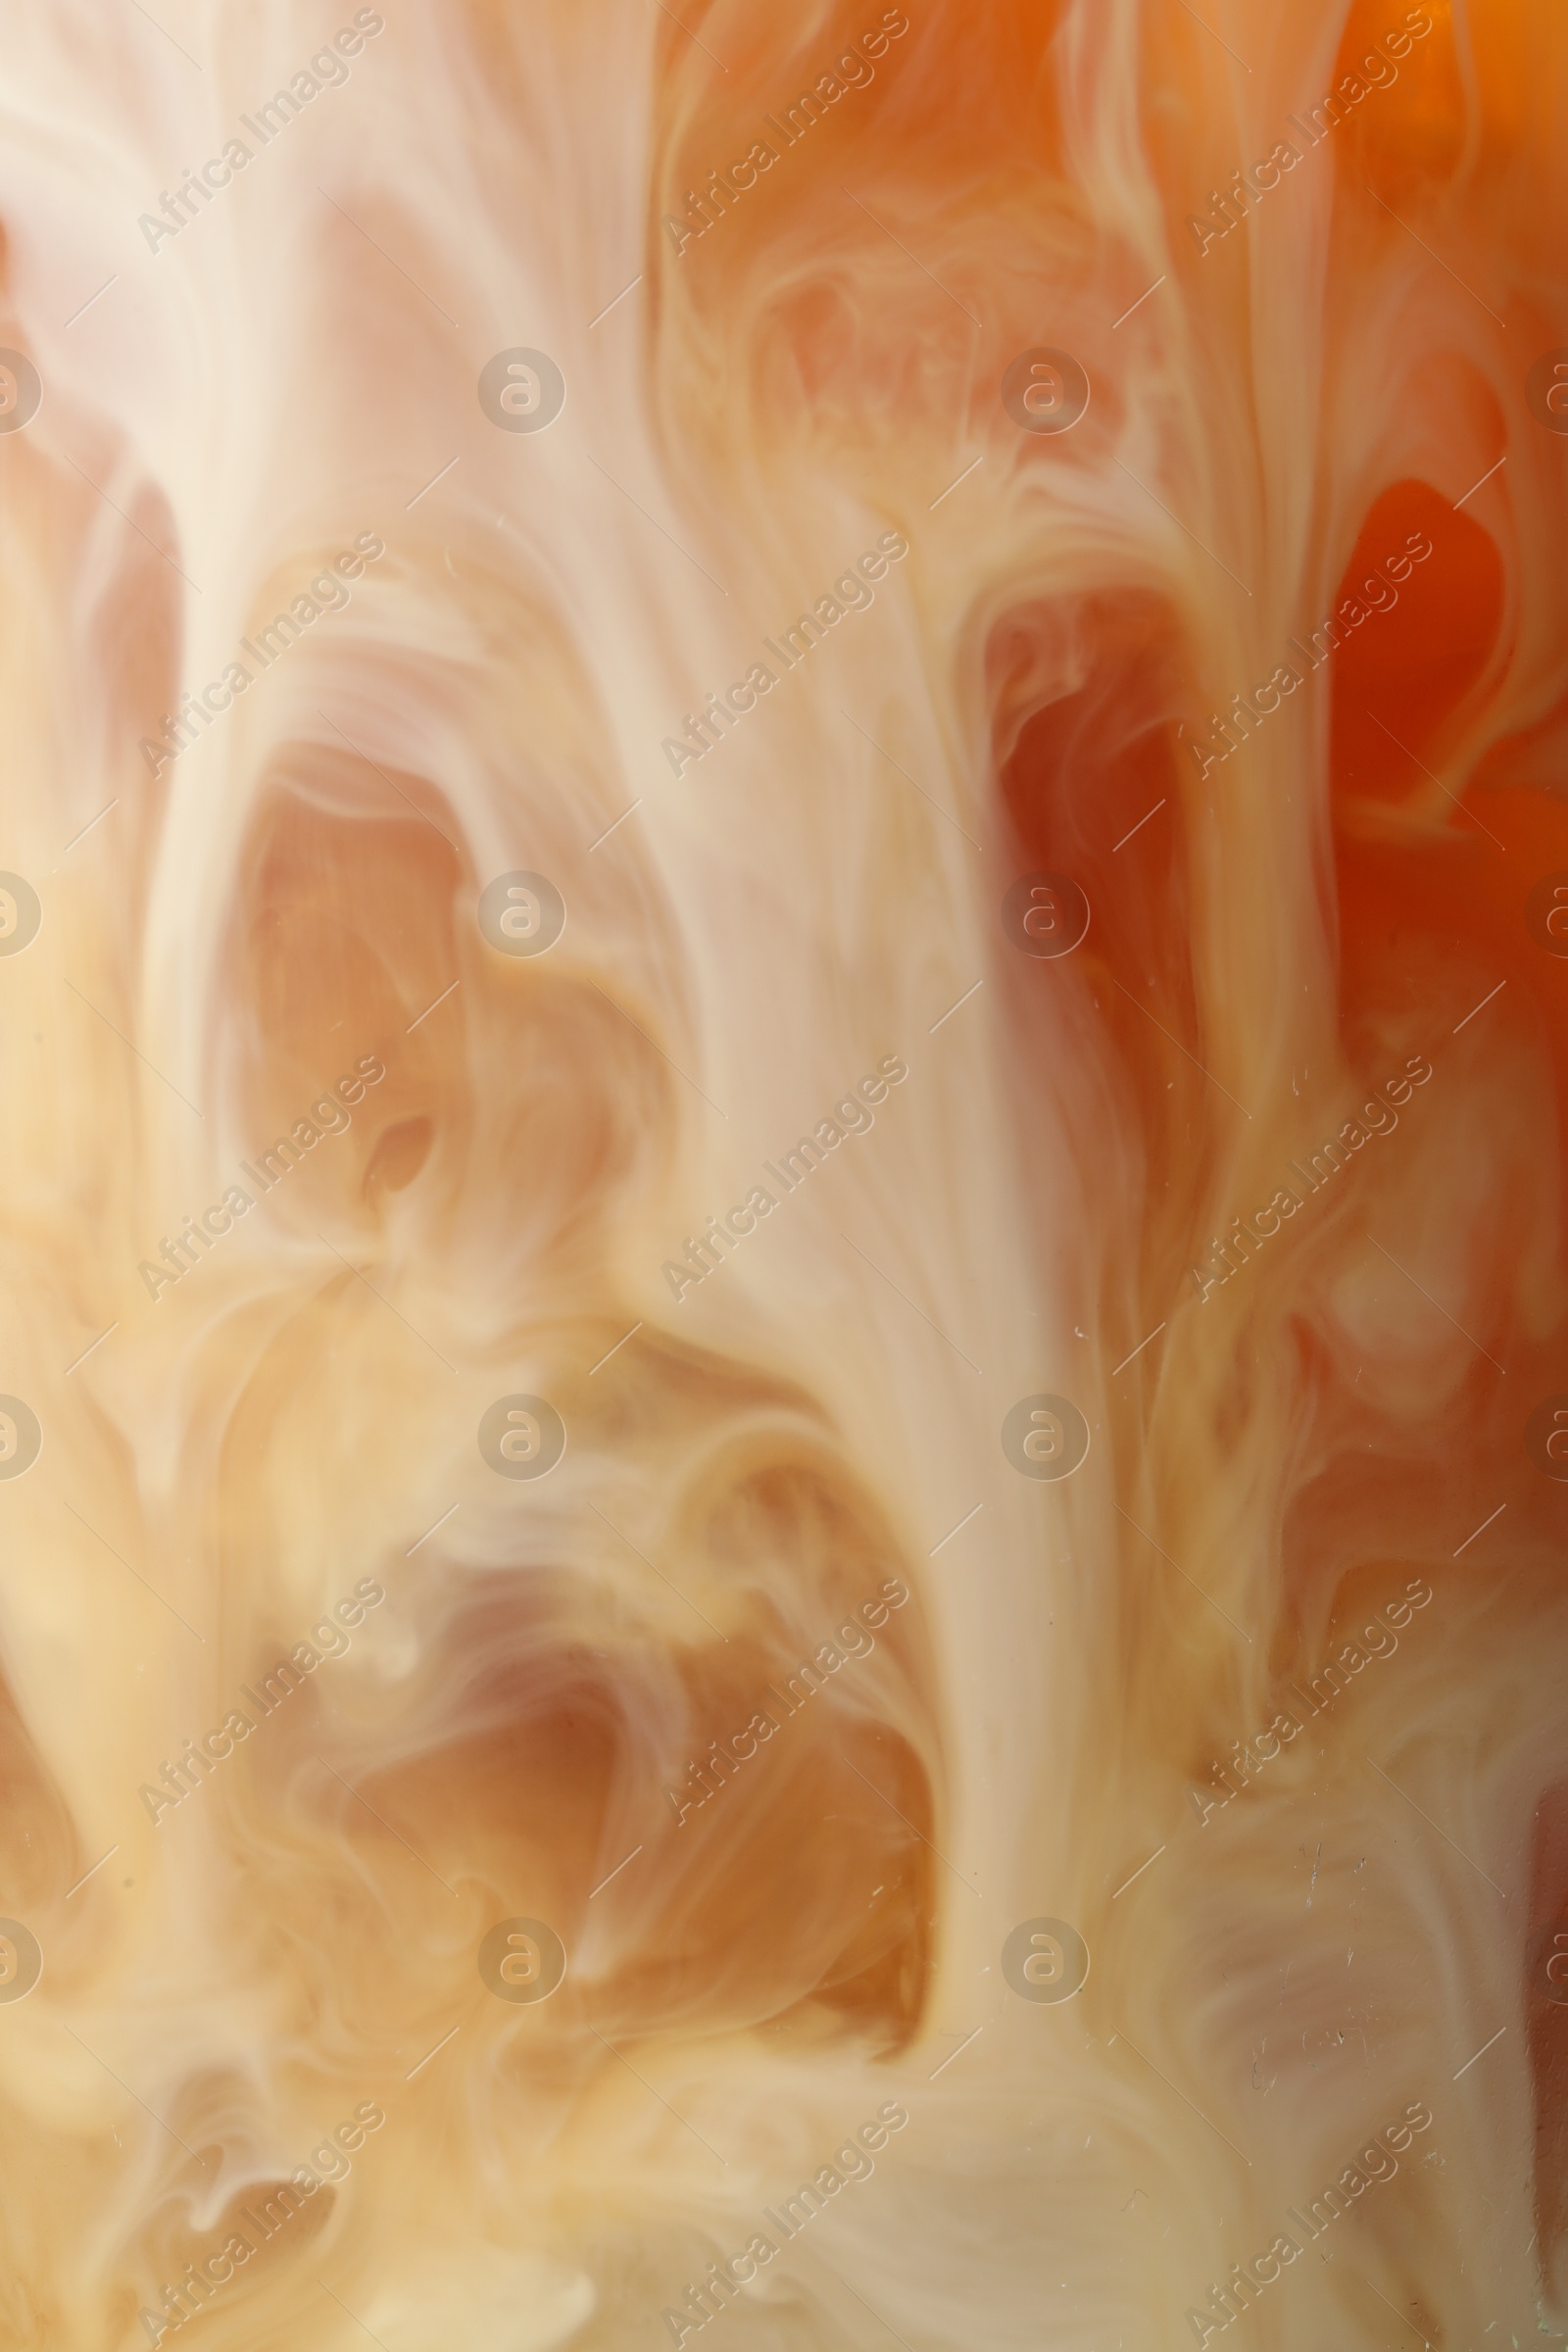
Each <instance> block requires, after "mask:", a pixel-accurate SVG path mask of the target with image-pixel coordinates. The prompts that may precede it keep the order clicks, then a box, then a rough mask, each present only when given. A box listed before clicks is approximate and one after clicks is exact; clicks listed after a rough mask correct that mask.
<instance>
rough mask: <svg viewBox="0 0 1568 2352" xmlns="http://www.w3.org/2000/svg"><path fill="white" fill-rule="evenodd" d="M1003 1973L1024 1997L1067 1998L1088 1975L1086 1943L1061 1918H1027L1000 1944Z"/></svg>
mask: <svg viewBox="0 0 1568 2352" xmlns="http://www.w3.org/2000/svg"><path fill="white" fill-rule="evenodd" d="M1002 1973H1003V1975H1004V1976H1005V1978H1006V1980H1007V1983H1008V1984H1009V1985H1011V1986H1012V1989H1013V1991H1014V1992H1015V1993H1017V1995H1018V1997H1019V1999H1020V2000H1025V2001H1070V2000H1071V1999H1072V1996H1073V1994H1074V1993H1075V1992H1081V1991H1082V1990H1083V1988H1084V1985H1085V1983H1086V1981H1087V1979H1088V1976H1089V1946H1088V1944H1087V1943H1085V1941H1084V1939H1083V1937H1082V1936H1080V1935H1079V1933H1078V1931H1077V1929H1076V1928H1075V1927H1071V1926H1069V1924H1068V1922H1067V1921H1066V1920H1064V1919H1026V1920H1024V1921H1022V1922H1021V1923H1020V1924H1019V1926H1017V1927H1016V1928H1014V1929H1013V1931H1012V1934H1011V1935H1010V1936H1008V1937H1007V1940H1006V1942H1005V1944H1004V1945H1003V1947H1002Z"/></svg>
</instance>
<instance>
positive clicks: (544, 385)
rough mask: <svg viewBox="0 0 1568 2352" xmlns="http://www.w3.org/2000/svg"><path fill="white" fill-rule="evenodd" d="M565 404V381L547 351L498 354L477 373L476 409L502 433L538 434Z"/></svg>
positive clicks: (554, 419) (552, 420)
mask: <svg viewBox="0 0 1568 2352" xmlns="http://www.w3.org/2000/svg"><path fill="white" fill-rule="evenodd" d="M565 405H566V379H565V377H564V375H563V374H562V372H561V369H560V368H558V367H557V366H556V363H555V361H554V360H553V359H552V358H551V357H550V354H549V353H548V352H547V351H528V350H525V349H524V348H523V347H522V346H520V345H519V346H518V347H517V349H515V351H498V352H497V353H496V356H495V358H494V359H493V360H489V361H487V362H486V363H485V366H484V367H483V368H481V369H480V370H479V406H480V408H481V409H483V411H484V413H485V415H486V416H487V417H489V419H490V421H491V423H492V424H499V425H500V427H501V430H502V431H503V432H504V433H542V432H543V431H544V429H545V426H546V425H547V424H554V423H555V421H556V418H557V417H559V416H560V415H561V412H562V410H563V409H564V407H565Z"/></svg>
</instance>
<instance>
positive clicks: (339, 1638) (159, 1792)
mask: <svg viewBox="0 0 1568 2352" xmlns="http://www.w3.org/2000/svg"><path fill="white" fill-rule="evenodd" d="M385 1598H386V1591H385V1588H384V1587H383V1586H381V1585H378V1584H377V1583H376V1581H375V1579H374V1577H373V1576H362V1577H361V1578H360V1581H359V1583H358V1584H357V1585H356V1586H355V1588H354V1590H353V1592H352V1593H345V1595H344V1597H343V1598H342V1599H341V1600H340V1601H338V1602H337V1603H336V1604H335V1605H334V1607H333V1609H332V1611H331V1613H330V1615H328V1616H326V1617H323V1618H322V1619H321V1621H320V1623H319V1625H313V1626H312V1628H311V1632H310V1638H309V1639H308V1640H304V1641H299V1642H295V1644H294V1646H293V1648H292V1649H291V1650H289V1651H288V1652H287V1654H286V1655H285V1656H283V1657H281V1658H279V1659H277V1661H276V1662H275V1664H274V1665H272V1666H271V1667H270V1668H269V1670H268V1672H267V1673H266V1674H259V1675H258V1676H257V1678H256V1681H257V1682H258V1683H260V1685H261V1689H260V1690H259V1691H258V1690H257V1689H256V1688H255V1685H254V1684H251V1683H241V1685H240V1687H239V1690H240V1696H241V1698H242V1699H243V1700H244V1701H245V1706H233V1707H230V1708H229V1710H228V1713H227V1714H226V1715H225V1716H224V1717H223V1720H222V1722H221V1724H217V1725H215V1726H214V1728H213V1729H212V1731H210V1732H204V1733H203V1734H202V1737H201V1740H200V1741H199V1742H198V1741H197V1740H186V1741H185V1743H184V1746H183V1748H182V1749H181V1751H180V1754H179V1755H178V1757H176V1758H175V1760H174V1761H173V1762H172V1763H165V1764H164V1765H163V1767H162V1770H161V1776H160V1781H161V1785H155V1784H153V1783H152V1782H150V1781H143V1783H142V1785H141V1787H140V1788H139V1789H137V1791H136V1793H137V1795H138V1796H139V1797H140V1798H141V1801H142V1803H143V1805H144V1806H145V1808H146V1810H147V1813H148V1815H149V1816H150V1818H151V1819H152V1820H154V1821H161V1820H162V1819H163V1817H164V1815H165V1814H166V1813H168V1812H172V1810H173V1808H174V1806H176V1805H182V1804H183V1803H184V1802H185V1799H186V1798H187V1797H188V1796H194V1795H195V1793H196V1791H197V1789H200V1788H201V1787H202V1786H203V1784H204V1782H205V1781H207V1780H210V1779H211V1777H212V1775H213V1774H214V1773H215V1772H216V1771H217V1770H218V1767H219V1765H220V1764H221V1763H223V1762H224V1761H225V1760H226V1759H227V1758H228V1757H229V1756H231V1755H232V1754H233V1753H234V1750H235V1748H236V1747H237V1746H238V1745H239V1743H240V1742H241V1741H242V1740H248V1739H249V1738H250V1736H251V1734H252V1732H254V1731H255V1730H256V1729H257V1728H258V1727H259V1726H260V1725H261V1724H263V1723H265V1722H266V1720H267V1718H268V1717H269V1716H270V1715H275V1714H276V1712H277V1710H278V1708H279V1707H281V1706H282V1705H283V1703H284V1701H285V1700H286V1699H290V1698H292V1697H293V1695H294V1693H295V1691H300V1690H303V1689H304V1687H305V1678H306V1676H307V1675H308V1674H314V1673H315V1672H316V1669H317V1668H318V1666H320V1665H322V1664H323V1663H324V1662H325V1661H326V1660H327V1659H328V1658H343V1657H347V1655H348V1653H349V1651H350V1649H352V1647H353V1646H354V1645H353V1643H352V1642H350V1640H349V1633H350V1631H351V1630H352V1629H353V1628H355V1627H358V1626H361V1625H363V1624H364V1623H365V1617H366V1612H367V1610H368V1609H376V1608H379V1607H380V1605H381V1603H382V1601H383V1600H385ZM246 1708H251V1709H253V1710H254V1712H252V1713H249V1714H247V1712H246Z"/></svg>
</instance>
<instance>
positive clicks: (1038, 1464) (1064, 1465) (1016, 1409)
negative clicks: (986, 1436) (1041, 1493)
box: [1002, 1397, 1089, 1478]
mask: <svg viewBox="0 0 1568 2352" xmlns="http://www.w3.org/2000/svg"><path fill="white" fill-rule="evenodd" d="M1002 1450H1003V1452H1004V1453H1005V1455H1006V1457H1007V1459H1008V1461H1009V1462H1010V1463H1011V1464H1012V1466H1013V1468H1014V1469H1015V1470H1017V1471H1019V1472H1021V1474H1022V1475H1023V1477H1025V1478H1071V1476H1072V1474H1073V1472H1074V1471H1075V1470H1077V1469H1079V1468H1080V1467H1081V1466H1082V1464H1083V1462H1084V1461H1085V1460H1086V1459H1087V1457H1088V1453H1089V1424H1088V1422H1087V1421H1086V1420H1085V1419H1084V1417H1083V1415H1082V1413H1081V1412H1080V1411H1079V1410H1078V1407H1077V1406H1076V1405H1075V1404H1072V1403H1069V1401H1068V1399H1067V1398H1066V1397H1019V1399H1018V1401H1017V1403H1016V1404H1015V1405H1014V1406H1013V1408H1012V1410H1011V1412H1010V1413H1009V1414H1008V1415H1007V1417H1006V1419H1005V1421H1004V1422H1003V1424H1002Z"/></svg>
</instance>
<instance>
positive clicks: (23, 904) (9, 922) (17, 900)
mask: <svg viewBox="0 0 1568 2352" xmlns="http://www.w3.org/2000/svg"><path fill="white" fill-rule="evenodd" d="M42 921H43V908H42V907H41V906H40V905H39V903H38V893H37V892H36V891H35V890H34V889H33V887H32V884H31V883H30V882H29V881H27V879H26V878H25V875H22V874H0V956H20V955H21V954H22V951H23V949H24V948H30V947H31V945H32V943H33V941H34V940H35V939H36V938H37V936H38V925H39V924H40V923H41V922H42Z"/></svg>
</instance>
